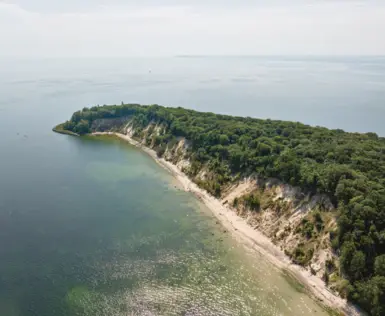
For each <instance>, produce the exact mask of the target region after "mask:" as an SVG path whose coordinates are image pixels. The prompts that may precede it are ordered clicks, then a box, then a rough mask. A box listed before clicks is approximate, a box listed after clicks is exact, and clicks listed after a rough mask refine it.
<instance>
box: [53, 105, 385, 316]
mask: <svg viewBox="0 0 385 316" xmlns="http://www.w3.org/2000/svg"><path fill="white" fill-rule="evenodd" d="M105 120H112V121H113V122H115V124H114V126H113V128H115V129H121V128H122V127H123V126H125V125H124V124H128V123H129V124H131V126H132V127H135V135H134V136H135V137H137V138H142V137H143V135H144V133H148V128H149V126H152V127H151V128H154V126H161V127H162V128H161V129H160V130H159V131H158V132H157V133H150V134H151V135H152V136H151V137H152V139H151V140H147V141H148V142H149V143H151V144H152V147H153V148H154V149H155V150H156V151H157V153H158V156H163V155H164V154H165V153H166V152H167V149H168V148H173V147H174V145H175V144H176V143H177V141H178V139H180V138H183V139H185V140H186V141H188V142H189V144H190V146H189V147H188V151H187V152H186V158H188V160H189V162H190V168H189V169H188V170H187V171H186V172H187V173H188V175H189V176H190V177H191V178H194V177H195V176H196V175H197V174H198V173H199V172H200V171H201V170H202V169H203V168H205V169H207V170H208V171H209V172H207V174H206V176H205V178H204V179H200V180H199V181H197V184H198V185H199V186H201V187H202V188H204V189H206V190H207V191H209V192H210V193H211V194H212V195H214V196H216V197H220V196H221V195H222V194H223V191H224V189H225V188H226V187H227V186H228V185H229V184H231V183H233V182H234V181H236V180H237V179H239V178H240V177H242V176H246V175H249V174H258V176H259V177H261V178H266V179H267V178H275V179H279V180H280V181H282V182H284V183H287V184H290V185H292V186H295V187H299V188H301V190H303V191H304V192H309V193H311V194H323V195H326V196H327V197H328V198H329V199H330V201H331V202H332V204H333V205H334V210H335V211H334V212H335V214H334V215H335V218H336V219H337V225H336V227H337V228H336V229H335V230H332V231H330V232H329V237H330V241H331V245H332V247H333V251H334V253H335V255H336V256H338V258H339V273H338V274H339V276H340V277H342V278H343V279H342V280H341V281H340V282H339V284H340V286H339V288H338V290H339V291H340V293H344V294H345V295H346V296H347V298H348V299H349V300H350V301H353V302H355V303H356V304H358V305H359V306H361V307H362V308H363V309H365V310H366V311H368V312H369V313H370V314H371V315H375V316H380V315H385V138H381V137H379V136H378V135H376V134H374V133H366V134H359V133H347V132H344V131H342V130H339V129H335V130H331V129H327V128H324V127H312V126H308V125H304V124H301V123H299V122H286V121H277V120H269V119H267V120H261V119H255V118H250V117H235V116H228V115H219V114H214V113H202V112H197V111H193V110H188V109H183V108H166V107H162V106H158V105H151V106H140V105H136V104H122V105H117V106H115V105H114V106H94V107H91V108H84V109H83V110H81V111H78V112H75V113H74V114H73V115H72V117H71V119H70V120H69V121H67V122H65V123H64V124H62V125H59V126H60V129H59V130H60V131H62V130H64V131H65V132H70V133H74V134H79V135H83V134H87V133H90V132H94V131H107V130H111V126H109V125H108V124H105V122H104V121H105ZM57 129H58V128H57ZM262 202H263V201H262V200H261V197H260V196H259V195H258V194H255V193H249V194H248V195H246V196H244V197H243V198H242V199H239V200H236V201H235V200H234V203H233V204H236V205H234V206H237V205H244V206H247V207H248V208H250V209H251V210H252V211H253V212H255V213H258V212H260V209H261V204H262ZM323 212H324V210H323V209H322V208H321V209H317V210H314V211H313V212H312V213H311V214H309V216H308V217H306V218H303V219H302V222H301V227H300V228H297V229H298V233H299V234H301V235H302V236H303V237H304V238H306V239H311V238H313V237H314V236H315V235H317V234H318V232H320V231H321V230H324V226H325V223H324V222H325V221H324V218H325V216H324V214H323ZM305 246H306V245H305V244H301V245H299V246H298V247H297V249H296V250H295V251H294V253H292V254H291V256H292V259H293V261H294V262H296V263H298V264H302V265H304V264H306V263H307V262H308V261H309V259H310V258H311V256H312V255H313V253H312V250H311V249H306V247H305ZM335 269H336V267H335V264H334V262H329V264H328V268H327V269H326V272H325V277H324V280H325V282H329V281H330V275H329V273H328V271H334V270H335Z"/></svg>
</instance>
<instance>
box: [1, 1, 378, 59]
mask: <svg viewBox="0 0 385 316" xmlns="http://www.w3.org/2000/svg"><path fill="white" fill-rule="evenodd" d="M206 2H207V1H206ZM206 2H203V1H201V0H199V1H194V2H193V1H178V2H177V1H174V0H168V1H165V2H163V3H162V5H160V4H159V2H158V1H157V2H155V1H154V0H145V1H142V2H141V3H140V5H138V4H137V3H138V2H134V1H122V0H113V1H109V2H108V4H106V2H105V1H101V0H94V1H91V0H87V1H74V0H67V1H61V2H60V3H61V5H57V4H55V2H54V1H48V0H35V1H29V0H28V1H27V0H24V1H18V2H0V41H1V43H2V47H3V48H2V50H1V51H0V55H3V56H4V55H6V56H161V55H178V54H204V55H207V54H221V55H231V54H237V55H255V54H263V55H269V54H274V55H277V54H279V55H286V54H297V55H303V54H308V55H322V54H328V55H330V54H331V55H334V54H337V55H341V54H345V55H352V54H355V55H357V54H358V55H359V54H374V55H380V54H385V36H384V34H383V32H382V30H383V29H385V5H378V4H376V3H374V2H372V1H366V2H361V1H318V2H311V3H312V4H309V3H310V2H309V1H301V0H296V1H293V2H291V5H287V4H286V3H287V2H286V1H285V2H284V1H278V0H276V1H269V2H267V1H246V0H243V1H240V2H234V1H231V2H230V1H228V2H226V1H221V2H219V1H216V0H215V1H211V2H210V5H207V4H206ZM63 3H65V5H63ZM79 3H81V5H79ZM44 4H46V5H47V6H45V7H44Z"/></svg>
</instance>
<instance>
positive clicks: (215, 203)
mask: <svg viewBox="0 0 385 316" xmlns="http://www.w3.org/2000/svg"><path fill="white" fill-rule="evenodd" d="M92 135H94V136H98V135H115V136H117V137H119V138H120V139H123V140H125V141H127V142H129V143H130V144H131V145H134V146H136V147H138V148H140V149H141V150H143V151H144V152H146V153H147V154H148V155H150V156H151V157H152V158H153V159H154V160H155V161H156V162H157V163H158V164H159V165H161V166H162V167H163V168H165V169H167V170H168V171H169V172H170V173H171V174H172V175H173V176H174V177H175V178H176V179H177V180H178V181H179V182H180V184H181V186H182V187H183V189H184V190H186V191H189V192H192V193H193V194H195V195H196V196H197V197H198V198H199V199H200V200H201V201H202V202H203V203H204V204H205V205H206V206H207V207H208V208H209V209H210V210H211V211H212V213H213V214H214V216H215V217H216V218H217V219H218V220H219V221H220V222H221V224H222V225H223V226H224V227H225V228H226V229H227V230H228V231H229V232H230V233H231V234H232V235H233V236H234V237H235V238H236V239H237V240H238V241H240V242H241V243H242V244H243V245H244V246H246V247H248V248H251V249H253V250H254V251H257V252H258V253H260V254H261V255H262V256H263V257H264V258H265V259H266V260H268V261H269V262H270V263H272V264H274V266H276V267H278V268H280V269H282V270H284V271H286V272H288V273H289V274H290V275H291V276H292V277H294V278H295V279H296V280H297V281H298V282H300V283H301V284H303V285H304V286H305V288H306V289H307V290H308V292H309V294H310V295H311V296H313V297H314V298H315V299H316V300H318V301H319V302H320V303H321V304H322V305H325V306H328V307H331V308H333V309H337V310H339V311H340V312H343V313H344V314H345V315H348V316H355V315H357V316H358V315H361V313H360V312H359V311H358V310H357V309H356V308H355V307H354V306H353V305H352V304H350V303H348V302H347V301H346V300H345V299H342V298H340V297H338V296H336V295H335V294H333V293H332V292H331V291H330V290H329V289H328V288H327V287H326V285H325V283H324V281H323V280H321V279H320V278H318V277H316V276H314V275H312V274H311V273H310V272H309V271H307V270H306V269H304V268H303V267H301V266H299V265H296V264H293V263H292V262H291V260H290V259H289V257H287V256H286V255H285V254H284V252H283V251H282V250H281V249H280V248H278V247H277V246H276V245H274V244H273V242H272V241H271V240H270V239H269V238H268V237H266V236H265V235H263V234H262V233H261V232H259V231H258V230H256V229H254V228H253V227H251V226H250V225H249V224H248V223H247V222H246V220H245V219H243V218H241V217H239V216H238V215H237V214H236V213H235V212H234V211H233V210H231V209H230V208H229V207H227V206H225V205H223V204H222V203H221V201H220V200H218V199H217V198H215V197H213V196H212V195H210V194H209V193H208V192H207V191H205V190H203V189H201V188H199V187H198V186H197V185H196V184H195V183H194V182H192V181H191V180H190V178H189V177H188V176H187V175H186V174H184V173H183V172H182V171H181V170H180V169H179V168H178V167H177V166H176V165H174V164H173V163H171V162H169V161H166V160H165V159H163V158H159V157H158V156H157V154H156V152H155V151H154V150H152V149H150V148H148V147H146V146H144V145H143V144H141V143H139V142H138V141H136V140H134V139H133V138H131V137H130V136H129V135H125V134H121V133H113V132H96V133H93V134H92Z"/></svg>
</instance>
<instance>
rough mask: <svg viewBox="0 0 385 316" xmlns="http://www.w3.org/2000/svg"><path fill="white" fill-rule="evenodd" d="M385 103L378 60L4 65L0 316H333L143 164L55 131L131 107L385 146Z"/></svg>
mask: <svg viewBox="0 0 385 316" xmlns="http://www.w3.org/2000/svg"><path fill="white" fill-rule="evenodd" d="M384 100H385V57H278V56H275V57H252V56H248V57H235V56H234V57H215V56H211V57H204V56H199V57H194V56H181V57H169V58H114V59H109V58H99V59H97V58H88V59H87V58H82V59H80V58H78V59H76V58H67V59H64V58H62V59H0V134H1V137H0V315H1V316H78V315H79V316H83V315H84V316H123V315H124V316H126V315H129V316H131V315H140V316H142V315H143V316H155V315H156V316H158V315H159V316H168V315H186V316H192V315H202V316H206V315H213V316H217V315H218V316H227V315H229V316H237V315H239V316H278V315H279V316H281V315H287V316H297V315H310V314H314V315H327V313H326V312H325V311H324V310H323V309H322V308H321V307H320V306H319V305H318V304H317V303H316V302H314V301H313V300H312V299H311V298H310V297H309V296H308V295H307V294H306V291H304V289H303V287H302V286H301V285H300V284H297V283H296V282H295V281H294V280H293V279H291V278H290V277H289V276H288V275H287V274H285V273H284V272H283V271H280V270H278V269H277V268H275V267H274V266H272V265H271V264H269V262H267V261H266V259H265V258H264V257H263V256H261V255H260V254H258V253H256V252H254V251H250V250H249V249H246V248H245V247H244V246H243V245H242V244H241V243H240V242H239V241H237V240H235V239H233V238H232V237H231V236H230V235H229V233H228V232H225V231H224V229H223V228H222V227H221V225H220V224H218V223H217V221H216V220H215V218H214V217H213V216H212V214H211V213H210V211H209V210H208V209H207V208H206V207H205V206H204V205H202V203H201V202H200V201H199V200H197V199H196V198H195V197H194V196H193V195H192V194H191V193H189V192H184V191H183V190H181V189H180V187H179V185H178V183H176V180H174V179H173V178H172V176H171V175H170V174H168V173H167V171H165V170H164V169H162V168H161V167H160V166H159V165H157V164H156V163H155V162H154V161H153V160H152V159H151V158H150V157H149V156H147V155H146V154H145V153H143V152H141V151H140V150H138V149H137V148H134V147H132V146H130V145H128V144H127V143H124V142H123V141H121V140H117V139H113V138H109V137H101V138H92V137H81V138H76V137H70V136H66V135H59V134H55V133H53V132H52V131H51V129H52V127H53V126H54V125H56V124H58V123H60V122H63V121H65V120H67V119H69V118H70V116H71V114H72V113H73V112H74V111H76V110H79V109H81V108H83V107H85V106H93V105H98V104H99V105H103V104H120V103H121V102H124V103H142V104H160V105H166V106H182V107H186V108H191V109H195V110H199V111H210V112H217V113H223V114H230V115H239V116H251V117H258V118H271V119H279V120H292V121H300V122H303V123H306V124H309V125H314V126H316V125H319V126H325V127H328V128H339V129H344V130H346V131H351V132H375V133H377V134H378V135H380V136H385V124H384V118H385V103H384Z"/></svg>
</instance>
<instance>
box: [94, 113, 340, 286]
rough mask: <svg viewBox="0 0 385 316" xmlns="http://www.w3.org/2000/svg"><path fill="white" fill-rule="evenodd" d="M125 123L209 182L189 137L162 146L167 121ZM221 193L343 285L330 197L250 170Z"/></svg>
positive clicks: (308, 264)
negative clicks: (138, 126) (334, 247)
mask: <svg viewBox="0 0 385 316" xmlns="http://www.w3.org/2000/svg"><path fill="white" fill-rule="evenodd" d="M119 123H120V124H119V126H118V128H117V125H114V124H112V125H111V126H114V131H119V132H121V133H123V134H128V135H129V136H131V137H133V138H135V139H136V140H137V141H139V142H140V143H141V144H142V145H143V146H147V147H149V148H152V149H154V150H156V151H157V152H158V155H159V156H162V157H163V158H164V159H166V160H168V161H170V162H172V163H173V164H175V165H176V166H177V167H178V168H179V169H180V170H181V171H183V172H184V173H185V174H187V175H189V176H190V178H191V179H192V180H193V181H194V182H196V183H197V184H198V185H200V186H201V187H203V188H204V187H205V181H208V179H210V178H211V175H210V170H209V168H208V167H207V166H205V165H202V166H200V168H199V170H196V166H194V165H193V164H192V163H191V160H190V157H191V155H192V152H191V144H190V143H189V142H188V140H186V139H184V138H178V139H177V140H176V141H175V142H174V143H172V144H171V145H170V144H169V145H168V146H167V147H166V148H163V149H160V148H157V144H156V137H157V136H160V135H162V134H163V133H164V132H165V128H164V127H163V126H161V125H158V124H155V123H151V124H149V125H148V126H147V127H146V128H145V129H142V128H141V129H136V128H134V126H133V124H132V122H130V121H128V123H127V120H126V122H125V124H121V123H122V122H119ZM96 124H98V123H96ZM103 124H104V125H103ZM103 124H102V126H107V125H108V124H107V123H106V122H103ZM95 126H97V125H95ZM96 128H97V127H96ZM193 169H194V170H193ZM218 198H219V199H220V200H221V202H222V204H223V205H226V206H227V207H228V208H229V209H230V210H231V211H233V212H236V213H237V214H238V215H239V216H241V217H243V218H245V219H246V220H247V222H248V223H249V225H251V226H252V227H253V228H255V229H258V230H259V231H260V232H262V233H263V234H265V235H266V236H267V237H269V238H270V239H271V240H272V241H273V242H274V244H276V245H277V246H279V247H280V248H281V249H282V251H284V252H285V254H286V255H287V256H289V257H290V258H291V260H292V261H293V263H296V264H298V265H301V266H303V267H304V268H305V269H308V270H309V271H311V273H312V274H314V275H317V276H318V277H320V278H322V279H324V280H325V282H327V283H328V284H329V286H330V288H331V289H335V290H338V287H339V286H338V283H339V282H341V279H340V277H339V264H338V257H337V256H336V254H334V252H333V251H332V242H331V236H332V235H333V233H334V232H335V231H336V229H337V224H336V212H335V209H334V206H333V204H332V203H331V201H330V200H329V199H328V197H327V196H325V195H320V194H310V193H305V192H302V191H301V190H300V189H299V188H296V187H293V186H290V185H288V184H285V183H282V182H280V181H278V180H276V179H261V178H259V177H258V175H256V174H249V175H237V176H234V180H233V181H230V182H229V183H228V184H227V185H225V187H224V188H222V190H221V194H220V197H218Z"/></svg>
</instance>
